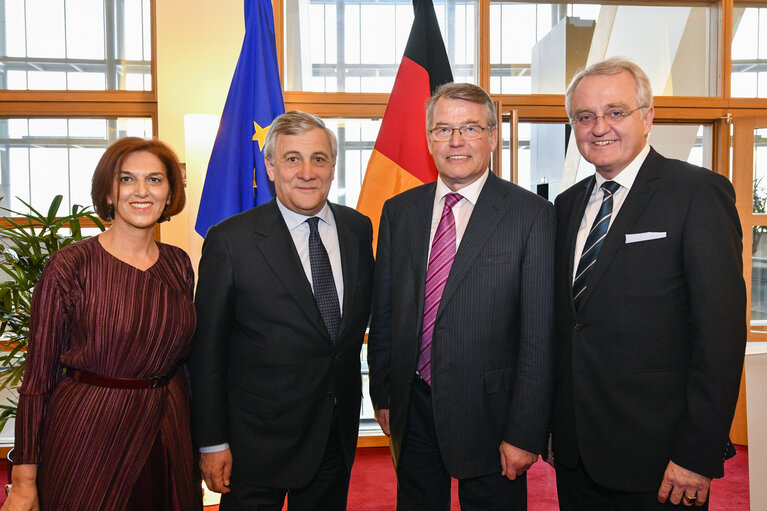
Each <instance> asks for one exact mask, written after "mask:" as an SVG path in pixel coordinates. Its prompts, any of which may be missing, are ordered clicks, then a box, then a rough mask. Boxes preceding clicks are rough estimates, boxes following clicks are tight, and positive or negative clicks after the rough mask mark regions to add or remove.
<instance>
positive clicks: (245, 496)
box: [221, 414, 351, 511]
mask: <svg viewBox="0 0 767 511" xmlns="http://www.w3.org/2000/svg"><path fill="white" fill-rule="evenodd" d="M350 476H351V467H347V466H346V462H345V461H344V453H343V449H342V448H341V433H340V431H339V428H338V424H337V419H336V417H335V414H334V415H333V424H332V426H331V427H330V435H329V437H328V444H327V447H326V448H325V454H324V455H323V457H322V462H321V463H320V468H319V470H318V471H317V474H316V475H315V476H314V479H312V481H311V482H310V483H309V484H308V485H307V486H305V487H303V488H297V489H292V488H291V489H288V488H264V487H259V486H250V485H247V484H241V483H239V482H236V481H235V480H234V479H232V481H231V485H230V489H231V490H232V491H231V492H229V493H227V494H224V495H222V496H221V511H281V509H282V506H283V505H284V503H285V496H287V498H288V511H345V510H346V497H347V495H348V493H349V477H350Z"/></svg>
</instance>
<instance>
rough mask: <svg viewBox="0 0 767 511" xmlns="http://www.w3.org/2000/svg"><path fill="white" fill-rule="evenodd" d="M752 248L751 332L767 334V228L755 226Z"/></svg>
mask: <svg viewBox="0 0 767 511" xmlns="http://www.w3.org/2000/svg"><path fill="white" fill-rule="evenodd" d="M752 230H753V231H752V232H753V235H754V240H753V245H752V247H751V254H752V256H751V331H752V332H767V227H765V226H763V225H755V226H753V228H752Z"/></svg>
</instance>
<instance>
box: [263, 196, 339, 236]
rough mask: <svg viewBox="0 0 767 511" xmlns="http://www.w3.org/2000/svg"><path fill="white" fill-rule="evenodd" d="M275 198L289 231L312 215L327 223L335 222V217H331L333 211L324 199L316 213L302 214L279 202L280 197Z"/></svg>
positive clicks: (333, 223)
mask: <svg viewBox="0 0 767 511" xmlns="http://www.w3.org/2000/svg"><path fill="white" fill-rule="evenodd" d="M275 200H276V201H277V208H279V210H280V213H281V214H282V218H283V219H284V220H285V224H286V225H287V226H288V230H289V231H292V230H293V229H295V228H296V227H298V226H299V225H301V224H303V223H304V222H306V220H308V219H309V218H311V217H313V216H316V217H317V218H319V219H320V220H322V221H323V222H325V223H326V224H328V225H335V224H336V222H335V218H333V213H332V212H331V211H330V206H329V205H328V202H327V201H325V205H324V206H322V209H321V210H319V211H318V212H317V214H315V215H311V216H307V215H302V214H301V213H296V212H295V211H293V210H292V209H288V207H287V206H285V205H284V204H283V203H282V202H280V199H278V198H276V197H275Z"/></svg>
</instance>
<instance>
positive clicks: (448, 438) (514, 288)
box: [368, 83, 554, 511]
mask: <svg viewBox="0 0 767 511" xmlns="http://www.w3.org/2000/svg"><path fill="white" fill-rule="evenodd" d="M413 122H418V120H416V119H414V120H413ZM426 130H427V137H428V144H429V151H430V152H431V155H432V157H433V158H434V163H435V165H436V167H437V171H438V173H439V177H438V179H437V181H436V182H434V183H429V184H426V185H423V186H419V187H417V188H414V189H412V190H408V191H406V192H404V193H401V194H399V195H397V196H396V197H394V198H392V199H390V200H389V201H387V202H386V204H385V205H384V208H383V213H382V215H381V226H380V230H379V233H378V252H377V255H376V257H377V259H376V271H375V279H374V281H375V284H374V292H373V296H374V298H373V319H372V321H371V326H370V337H369V341H368V364H369V366H370V397H371V398H372V400H373V406H374V407H375V415H376V419H377V420H378V422H379V424H380V425H381V428H382V429H383V431H384V433H386V434H387V435H391V443H392V453H393V458H394V464H395V468H396V471H397V509H398V510H399V511H409V510H412V511H430V510H434V511H448V510H449V509H450V480H451V477H453V478H456V479H458V497H459V499H460V501H461V509H462V510H463V511H509V510H520V511H521V510H523V509H526V508H527V492H526V472H527V470H528V469H529V468H530V466H531V465H532V464H533V463H534V462H535V461H536V460H537V459H538V454H539V453H541V452H544V451H545V449H546V445H547V442H546V440H547V437H548V424H549V414H550V409H551V395H552V392H553V351H554V323H553V284H554V280H553V262H554V261H553V259H554V211H553V209H554V208H553V207H552V206H551V204H550V203H549V202H547V201H546V200H544V199H542V198H541V197H538V196H537V195H535V194H533V193H531V192H529V191H527V190H524V189H522V188H520V187H519V186H517V185H515V184H512V183H509V182H508V181H504V180H502V179H501V178H499V177H498V176H496V175H495V174H493V172H491V171H490V169H489V166H490V158H491V154H492V152H493V150H494V149H495V147H496V145H497V143H498V127H497V118H496V114H495V106H494V104H493V101H492V100H491V99H490V96H488V94H487V93H486V92H485V91H484V90H482V89H481V88H480V87H477V86H476V85H472V84H467V83H449V84H445V85H443V86H441V87H439V88H438V89H437V90H436V91H435V92H434V94H433V95H432V97H431V99H430V101H429V103H428V105H427V108H426Z"/></svg>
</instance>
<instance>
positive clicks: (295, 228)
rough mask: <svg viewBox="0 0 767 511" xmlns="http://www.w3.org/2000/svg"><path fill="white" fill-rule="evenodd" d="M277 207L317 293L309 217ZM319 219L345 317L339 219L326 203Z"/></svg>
mask: <svg viewBox="0 0 767 511" xmlns="http://www.w3.org/2000/svg"><path fill="white" fill-rule="evenodd" d="M277 207H278V208H279V210H280V213H281V214H282V218H283V219H284V220H285V224H286V225H287V226H288V231H290V236H291V237H292V238H293V244H294V245H295V246H296V251H297V252H298V257H299V258H300V259H301V265H302V266H303V267H304V273H305V274H306V279H307V280H308V281H309V283H310V284H311V285H312V292H314V284H313V282H312V266H311V262H310V261H309V231H310V229H309V224H307V223H306V220H307V219H309V218H311V217H308V216H306V215H301V214H300V213H296V212H295V211H292V210H290V209H288V208H287V207H286V206H285V205H284V204H282V202H280V200H279V199H277ZM313 216H316V217H318V218H319V219H320V222H319V223H318V224H317V230H318V231H319V232H320V238H321V239H322V244H323V245H325V250H327V252H328V258H330V267H331V268H332V269H333V280H334V281H335V283H336V292H337V293H338V305H339V306H340V308H341V315H342V316H343V310H344V276H343V273H342V270H341V247H340V245H339V244H338V230H337V229H336V219H335V217H333V212H332V211H331V210H330V206H328V204H327V202H326V203H325V206H324V207H323V208H322V209H321V210H320V211H319V213H317V214H316V215H313ZM225 449H229V444H228V443H227V444H218V445H209V446H205V447H200V452H201V453H212V452H218V451H223V450H225Z"/></svg>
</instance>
